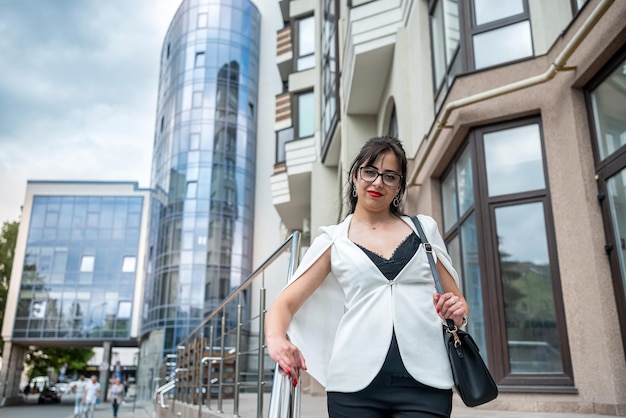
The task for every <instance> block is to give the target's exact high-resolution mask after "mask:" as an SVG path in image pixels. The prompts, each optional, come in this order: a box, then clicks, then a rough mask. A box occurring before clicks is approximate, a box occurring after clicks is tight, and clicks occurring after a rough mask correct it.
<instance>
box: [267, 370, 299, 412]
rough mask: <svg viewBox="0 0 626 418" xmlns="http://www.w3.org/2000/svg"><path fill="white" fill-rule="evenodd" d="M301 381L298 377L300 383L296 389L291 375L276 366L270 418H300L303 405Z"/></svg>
mask: <svg viewBox="0 0 626 418" xmlns="http://www.w3.org/2000/svg"><path fill="white" fill-rule="evenodd" d="M300 380H301V379H300V376H298V383H297V385H296V386H295V387H294V386H293V384H292V381H291V379H290V377H289V375H287V374H285V372H284V371H282V370H281V369H280V366H278V365H276V370H275V371H274V381H273V383H272V394H271V396H270V407H269V412H268V418H300V413H301V410H300V409H301V408H300V406H301V404H302V402H301V398H302V388H301V386H300Z"/></svg>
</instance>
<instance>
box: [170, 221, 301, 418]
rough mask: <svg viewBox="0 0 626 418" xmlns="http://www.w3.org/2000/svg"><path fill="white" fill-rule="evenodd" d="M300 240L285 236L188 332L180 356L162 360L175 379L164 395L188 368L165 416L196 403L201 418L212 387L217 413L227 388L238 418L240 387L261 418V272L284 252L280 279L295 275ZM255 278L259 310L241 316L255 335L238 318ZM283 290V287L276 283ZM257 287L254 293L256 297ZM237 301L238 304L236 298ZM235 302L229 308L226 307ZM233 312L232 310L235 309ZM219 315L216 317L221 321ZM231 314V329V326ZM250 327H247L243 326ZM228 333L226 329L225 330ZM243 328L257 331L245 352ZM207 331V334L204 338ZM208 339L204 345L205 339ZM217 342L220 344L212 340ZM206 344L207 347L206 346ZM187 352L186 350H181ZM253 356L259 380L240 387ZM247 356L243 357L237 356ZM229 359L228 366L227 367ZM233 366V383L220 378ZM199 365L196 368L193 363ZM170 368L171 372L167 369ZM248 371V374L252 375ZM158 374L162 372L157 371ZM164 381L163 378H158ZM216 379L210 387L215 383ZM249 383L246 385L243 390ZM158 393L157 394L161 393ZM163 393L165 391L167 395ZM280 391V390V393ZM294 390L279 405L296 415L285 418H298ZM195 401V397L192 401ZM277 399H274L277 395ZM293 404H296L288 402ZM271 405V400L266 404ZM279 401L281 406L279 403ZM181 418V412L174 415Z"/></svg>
mask: <svg viewBox="0 0 626 418" xmlns="http://www.w3.org/2000/svg"><path fill="white" fill-rule="evenodd" d="M300 239H301V233H300V232H299V231H295V232H294V233H293V234H291V235H290V236H289V238H287V239H286V240H285V241H284V242H283V243H282V244H281V245H280V246H279V247H278V248H277V249H276V250H275V251H274V252H273V253H272V254H271V255H270V256H269V257H268V258H267V259H266V260H265V261H264V262H263V263H261V265H260V266H259V267H258V268H257V269H256V270H254V271H253V272H252V273H251V274H250V275H249V276H248V277H247V278H246V279H245V280H244V281H243V282H242V283H241V285H239V286H238V287H237V288H236V289H235V290H234V291H233V292H232V293H231V294H230V295H229V296H227V297H226V298H225V299H224V300H223V301H222V302H221V303H220V304H219V306H217V308H215V309H213V310H212V312H211V313H210V314H209V315H208V316H207V317H206V318H205V319H204V320H203V321H202V323H200V324H199V325H198V326H197V327H195V329H194V330H193V331H191V332H190V333H189V334H188V335H187V336H186V337H185V338H184V339H183V340H182V341H180V343H179V346H178V348H179V352H178V355H172V354H170V355H168V356H167V357H165V358H164V359H163V360H162V363H161V364H163V365H167V366H169V367H168V369H170V370H171V369H172V368H173V367H174V368H176V369H175V371H174V373H173V375H174V379H173V381H172V382H168V383H167V384H165V385H163V386H162V387H161V388H167V390H171V389H173V388H174V387H175V386H176V381H177V380H178V379H176V371H183V370H186V369H184V368H185V367H189V370H188V372H187V374H186V375H185V376H186V377H185V378H184V380H183V381H182V382H181V385H180V387H178V388H177V389H176V392H175V394H174V401H173V402H172V405H171V406H170V407H169V408H170V411H172V412H173V411H174V405H181V404H186V405H187V407H189V406H191V404H195V403H196V400H197V408H198V411H197V416H198V417H201V416H202V407H203V406H205V407H207V408H208V409H209V410H210V409H211V395H212V389H213V388H215V387H216V386H217V388H218V393H217V412H219V413H223V411H222V394H223V393H224V391H225V390H228V389H227V388H229V387H232V390H233V392H232V393H231V395H232V396H233V417H238V416H239V391H240V388H241V387H254V386H256V388H257V415H256V416H257V417H258V418H262V417H263V416H264V414H263V409H264V408H263V394H264V391H265V388H266V387H267V385H268V383H269V382H266V381H265V373H266V372H268V373H271V371H266V370H265V357H266V355H267V354H266V346H265V339H264V337H263V335H264V326H265V313H266V293H267V289H266V288H265V271H266V270H268V268H269V267H270V265H271V264H273V263H274V262H275V261H276V260H278V259H279V257H280V256H282V255H283V254H284V253H289V252H290V255H289V264H288V266H287V272H286V273H287V274H286V276H283V275H282V274H281V276H282V277H283V278H285V277H286V280H289V278H290V277H291V276H292V275H293V272H294V271H295V268H296V265H297V263H298V262H299V255H300ZM256 278H260V279H261V282H260V283H261V284H260V288H258V295H259V300H258V305H259V307H258V311H257V310H256V307H255V312H257V313H255V314H252V313H251V312H250V313H249V315H246V319H245V321H252V320H254V321H258V330H257V329H256V327H250V328H244V327H246V324H245V323H244V319H243V308H244V306H245V304H246V303H247V302H248V298H246V297H245V293H244V290H246V289H248V288H250V287H251V284H252V283H253V281H254V280H255V279H256ZM280 284H281V285H283V283H280ZM256 291H257V288H255V292H256ZM236 298H238V299H236ZM233 301H234V302H235V303H236V304H237V305H236V306H235V303H233V304H231V302H233ZM235 307H236V310H235V309H234V308H235ZM220 315H221V316H220ZM234 315H236V325H235V323H234V320H235V316H234ZM227 316H228V318H229V323H227V321H226V317H227ZM247 323H248V324H251V323H252V322H247ZM217 327H219V330H218V329H217ZM227 328H228V329H227ZM242 329H245V332H247V331H251V332H252V333H251V334H250V335H252V336H254V335H255V334H254V333H255V332H258V347H256V348H254V346H253V345H249V346H247V347H245V348H244V347H242ZM205 332H206V334H205ZM205 335H206V337H208V340H209V341H207V339H205ZM233 336H234V337H235V340H236V341H235V347H234V351H231V350H230V348H232V346H231V347H225V342H226V340H227V338H232V337H233ZM218 339H219V341H217V340H218ZM207 343H208V344H207ZM186 350H191V351H186ZM194 350H203V351H208V352H207V353H203V354H202V355H201V356H200V357H196V352H197V351H194ZM253 353H255V354H256V356H258V358H256V365H255V366H254V368H255V369H258V380H257V381H256V382H254V383H253V382H251V381H249V382H242V381H241V378H242V376H240V374H241V368H240V362H241V361H243V360H242V359H246V358H247V359H249V360H255V357H254V354H253ZM240 356H246V357H240ZM172 357H177V362H178V361H179V362H180V363H181V364H177V363H172V362H171V359H172ZM227 360H228V362H227ZM231 361H234V369H235V370H234V373H233V372H232V371H229V372H228V373H229V374H230V373H233V376H234V382H232V380H230V379H233V378H231V377H230V376H225V373H226V371H225V369H227V368H228V367H230V365H231V364H232V363H230V362H231ZM198 362H199V363H198ZM207 363H209V366H208V367H209V370H208V377H205V374H206V373H205V370H204V368H205V367H206V364H207ZM210 364H216V365H217V366H219V377H218V378H215V379H212V378H211V369H212V366H211V365H210ZM172 366H173V367H172ZM255 369H253V370H255ZM161 373H163V371H162V372H161ZM163 377H165V376H163ZM205 378H207V379H208V381H207V383H206V385H205V383H204V380H205ZM214 380H215V382H214ZM225 380H228V383H225ZM249 383H250V385H248V384H249ZM271 384H272V390H274V387H273V385H278V386H279V387H283V388H286V387H289V386H290V385H289V384H288V385H287V386H283V385H282V384H280V383H279V380H276V376H274V383H271ZM161 388H159V389H161ZM205 388H206V403H205V402H204V395H205V394H204V390H205ZM167 390H166V391H167ZM283 391H285V389H283ZM299 391H300V387H299V385H298V386H297V387H296V388H293V390H291V394H290V396H289V398H288V401H289V400H291V402H292V404H291V405H288V406H284V407H282V408H281V409H282V410H291V411H296V410H297V411H298V414H297V415H289V417H290V418H297V417H299V409H300V407H299V396H300V395H299ZM192 393H194V394H195V395H194V396H192V397H191V400H190V394H192ZM159 395H160V401H161V405H162V406H161V407H162V408H163V407H167V406H165V405H164V403H163V393H162V389H161V391H160V392H159ZM196 396H197V397H196ZM277 396H278V395H277ZM279 398H280V399H283V397H282V396H279ZM294 401H295V403H293V402H294ZM272 402H274V401H273V400H272V398H271V397H270V405H271V403H272ZM281 402H282V401H281ZM179 414H180V413H179Z"/></svg>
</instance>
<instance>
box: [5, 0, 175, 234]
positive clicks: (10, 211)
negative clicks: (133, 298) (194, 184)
mask: <svg viewBox="0 0 626 418" xmlns="http://www.w3.org/2000/svg"><path fill="white" fill-rule="evenodd" d="M179 4H180V0H0V224H2V223H3V222H7V221H8V222H11V221H18V220H19V217H20V213H21V205H22V203H23V201H24V195H25V191H26V183H27V181H28V180H80V181H83V180H86V181H89V180H97V181H99V180H105V181H136V182H138V183H139V186H140V187H145V188H147V187H149V186H150V166H151V157H152V141H153V138H154V126H155V112H156V105H157V103H156V100H157V99H156V98H157V91H158V76H159V74H158V73H159V63H160V55H161V46H162V42H163V39H164V38H165V33H166V31H167V28H168V26H169V23H170V21H171V20H172V18H173V16H174V13H175V12H176V9H177V8H178V6H179Z"/></svg>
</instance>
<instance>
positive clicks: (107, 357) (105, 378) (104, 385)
mask: <svg viewBox="0 0 626 418" xmlns="http://www.w3.org/2000/svg"><path fill="white" fill-rule="evenodd" d="M112 348H113V343H112V342H110V341H106V342H105V343H104V344H102V351H103V353H102V365H103V366H106V367H100V376H99V377H98V381H99V382H100V400H101V401H103V402H104V401H106V400H107V399H106V396H107V391H108V389H109V368H110V367H111V349H112Z"/></svg>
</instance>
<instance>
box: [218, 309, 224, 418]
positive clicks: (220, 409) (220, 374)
mask: <svg viewBox="0 0 626 418" xmlns="http://www.w3.org/2000/svg"><path fill="white" fill-rule="evenodd" d="M225 340H226V309H224V311H223V312H222V342H221V344H220V357H221V360H220V373H219V376H220V377H219V379H220V384H219V392H218V393H217V412H219V413H220V414H223V413H224V411H223V410H222V393H223V392H224V342H225Z"/></svg>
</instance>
